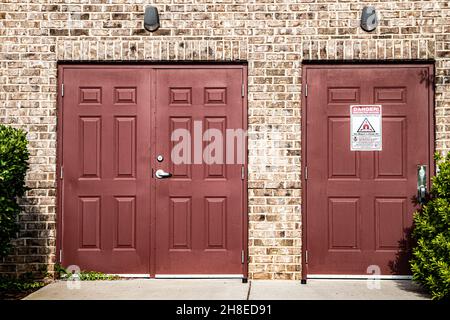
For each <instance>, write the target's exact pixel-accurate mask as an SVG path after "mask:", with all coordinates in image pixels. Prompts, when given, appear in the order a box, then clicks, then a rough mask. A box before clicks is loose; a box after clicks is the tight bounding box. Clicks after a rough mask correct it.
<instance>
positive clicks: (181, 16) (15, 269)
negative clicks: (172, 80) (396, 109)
mask: <svg viewBox="0 0 450 320" xmlns="http://www.w3.org/2000/svg"><path fill="white" fill-rule="evenodd" d="M149 2H150V1H149ZM146 3H147V1H143V0H65V1H64V0H39V1H36V0H33V1H31V0H3V1H2V3H1V4H0V68H1V73H0V101H1V107H0V123H8V124H11V125H13V126H16V127H21V128H24V129H26V130H27V131H28V132H29V133H28V138H29V141H30V151H31V159H30V163H31V169H30V172H29V174H28V177H27V184H28V186H29V187H31V190H30V191H28V192H27V195H26V197H25V198H24V199H23V201H22V203H23V205H24V212H23V213H22V214H21V215H20V223H21V231H20V233H19V238H18V239H17V240H16V241H15V244H16V246H15V250H14V252H13V254H12V255H11V256H9V257H7V258H6V259H5V260H4V261H3V263H1V264H0V273H12V274H19V273H23V272H26V271H38V270H43V269H45V268H48V270H50V271H51V270H53V264H54V262H55V243H56V213H55V193H56V188H55V187H56V183H55V166H56V165H55V163H56V158H55V155H56V152H55V151H56V150H55V147H56V108H57V104H56V95H57V86H56V77H57V70H56V67H57V62H58V61H64V60H65V61H74V60H78V61H79V60H83V61H104V60H108V61H138V60H143V61H144V60H145V61H160V60H170V61H177V60H190V61H200V60H202V61H203V60H209V61H224V60H227V61H236V60H245V61H248V65H249V78H248V86H249V87H248V90H249V93H248V108H249V111H248V113H249V131H250V140H249V220H250V230H249V246H250V250H249V253H250V264H249V272H250V278H255V279H300V277H301V212H300V211H301V210H300V205H301V197H300V192H301V182H300V161H301V158H300V150H301V128H300V108H301V105H300V94H301V76H300V75H301V63H302V60H304V59H307V60H335V59H337V60H343V59H355V60H366V59H378V60H384V59H435V60H436V85H437V88H436V139H437V148H438V149H439V150H448V149H450V121H449V120H448V119H450V118H449V117H447V115H449V114H450V71H449V70H450V8H449V2H448V1H376V0H373V1H350V0H345V1H331V0H328V1H325V0H302V1H300V0H286V1H282V0H257V1H256V0H237V1H232V0H223V1H222V0H190V1H189V0H184V1H183V0H155V1H151V3H152V4H154V5H156V6H157V7H158V9H159V11H160V18H161V23H162V27H161V28H160V29H159V30H158V31H157V32H155V33H153V34H151V33H148V32H146V31H145V30H144V29H143V23H142V21H143V12H144V6H145V4H146ZM366 4H371V5H374V6H375V7H376V8H377V10H378V12H379V15H380V25H379V27H378V28H377V30H376V31H374V32H372V33H366V32H364V31H362V30H361V29H360V28H359V14H360V10H361V8H362V7H363V6H364V5H366Z"/></svg>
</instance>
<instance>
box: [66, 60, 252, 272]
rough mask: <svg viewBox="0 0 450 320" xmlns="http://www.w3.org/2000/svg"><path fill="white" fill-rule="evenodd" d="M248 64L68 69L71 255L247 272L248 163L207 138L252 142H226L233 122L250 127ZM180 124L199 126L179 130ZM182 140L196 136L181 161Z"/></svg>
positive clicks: (119, 267) (113, 266)
mask: <svg viewBox="0 0 450 320" xmlns="http://www.w3.org/2000/svg"><path fill="white" fill-rule="evenodd" d="M244 74H245V67H243V66H214V67H211V66H203V67H202V66H192V67H187V66H184V67H170V66H160V67H157V66H140V67H139V66H120V67H119V66H62V67H61V68H60V77H61V82H62V83H63V84H64V90H63V92H61V93H62V94H63V96H62V97H61V102H62V103H60V106H61V110H60V118H59V120H60V123H59V124H58V125H59V126H60V127H59V132H60V136H59V138H60V144H59V157H60V160H59V164H60V167H61V177H60V202H59V203H60V207H61V210H60V212H61V214H60V218H61V221H60V237H59V240H60V243H61V246H60V249H61V252H60V253H59V254H60V258H61V262H62V264H63V265H64V266H68V265H77V266H79V267H80V268H81V269H83V270H96V271H102V272H106V273H119V274H150V275H152V276H158V275H203V274H213V275H214V274H216V275H217V274H221V275H222V274H225V275H243V274H244V273H245V266H244V261H243V259H242V258H243V255H244V253H245V245H244V244H245V241H244V234H245V232H244V224H245V220H244V218H245V212H246V208H245V207H244V205H245V200H244V199H245V197H244V195H245V189H244V186H245V180H244V175H243V174H242V173H243V168H244V164H242V161H241V162H239V161H238V160H236V161H234V162H232V163H226V162H224V163H221V162H220V161H218V160H217V158H216V161H215V162H213V163H211V161H208V159H206V158H208V156H210V157H212V156H214V153H211V154H209V153H208V152H203V151H204V150H205V149H206V148H207V146H208V144H209V143H210V142H213V139H209V140H208V137H202V134H204V133H205V131H206V130H207V129H216V132H217V130H218V132H220V133H222V134H223V136H224V143H223V153H224V155H223V157H224V158H225V157H226V152H227V151H228V152H230V151H233V152H235V153H236V154H238V151H242V150H238V148H239V147H241V148H242V147H243V148H245V145H244V146H242V145H239V144H238V143H236V144H235V146H234V149H233V148H226V146H225V141H226V140H225V136H226V131H227V129H245V126H246V122H245V121H244V119H245V117H244V108H243V107H244V97H243V94H241V88H242V87H243V85H244ZM61 120H62V121H61ZM198 128H201V129H198ZM176 129H185V130H184V131H183V132H184V133H186V132H187V133H189V134H190V135H189V136H183V137H182V138H181V137H175V138H177V139H174V137H172V134H173V132H174V131H175V130H176ZM194 129H195V130H194ZM194 131H196V132H194ZM199 135H200V136H199ZM206 135H207V134H206ZM203 138H205V139H203ZM182 139H188V140H190V141H189V142H190V143H187V144H184V146H185V147H187V148H189V149H186V148H185V149H184V150H183V151H182V152H181V153H180V154H181V155H183V154H184V152H187V153H188V154H189V159H188V158H187V157H185V158H183V159H184V162H182V163H180V161H175V162H174V161H172V156H171V153H172V150H173V147H174V146H175V145H177V144H178V143H179V142H180V143H181V142H182ZM244 141H245V139H244ZM195 148H197V149H195ZM199 148H200V151H199ZM194 149H195V150H194ZM199 152H200V155H203V154H205V156H204V157H202V158H201V159H200V161H199V159H194V156H196V157H198V154H199ZM215 152H218V151H215ZM194 160H196V162H195V161H194ZM219 160H220V159H219ZM158 170H163V171H164V172H165V173H170V174H171V175H172V176H171V177H161V176H160V175H157V174H156V172H157V171H158ZM158 177H159V178H158Z"/></svg>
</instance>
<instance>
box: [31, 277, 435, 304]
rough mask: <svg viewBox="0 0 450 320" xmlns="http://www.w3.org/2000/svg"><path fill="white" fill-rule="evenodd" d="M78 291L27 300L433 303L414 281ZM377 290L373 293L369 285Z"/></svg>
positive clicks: (41, 293) (186, 284)
mask: <svg viewBox="0 0 450 320" xmlns="http://www.w3.org/2000/svg"><path fill="white" fill-rule="evenodd" d="M79 284H80V287H79V288H78V289H76V288H75V289H70V288H68V285H67V282H65V281H56V282H54V283H51V284H49V285H47V286H45V287H44V288H42V289H40V290H38V291H36V292H34V293H32V294H30V295H29V296H27V297H26V298H24V299H26V300H74V299H76V300H98V299H100V300H116V299H117V300H246V299H249V300H264V299H267V300H335V299H343V300H359V299H369V300H384V299H387V300H394V299H395V300H398V299H405V300H418V299H429V296H428V295H426V294H425V293H424V292H423V291H422V290H421V289H420V288H419V287H418V286H417V285H416V284H414V283H413V282H411V281H409V280H380V282H379V288H376V286H374V283H369V282H367V281H366V280H317V279H314V280H308V283H307V284H306V285H302V284H300V281H286V280H279V281H277V280H255V281H249V283H242V282H241V280H218V279H217V280H211V279H207V280H206V279H205V280H199V279H195V280H187V279H176V280H175V279H173V280H172V279H170V280H168V279H164V280H163V279H133V280H116V281H81V282H79ZM368 284H369V287H372V288H373V289H370V288H369V287H368Z"/></svg>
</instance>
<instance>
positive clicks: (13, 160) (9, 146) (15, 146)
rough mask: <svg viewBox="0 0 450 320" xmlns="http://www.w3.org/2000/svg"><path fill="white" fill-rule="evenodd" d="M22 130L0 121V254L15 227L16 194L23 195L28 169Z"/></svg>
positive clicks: (7, 249) (4, 251)
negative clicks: (2, 123) (0, 123)
mask: <svg viewBox="0 0 450 320" xmlns="http://www.w3.org/2000/svg"><path fill="white" fill-rule="evenodd" d="M28 157H29V153H28V149H27V139H26V133H25V132H24V131H23V130H20V129H14V128H11V127H7V126H5V125H0V257H4V256H6V255H7V254H8V253H9V252H10V250H11V238H13V237H14V236H15V234H16V232H17V231H18V224H17V215H18V214H19V212H20V207H19V205H18V203H17V198H18V197H21V196H23V195H24V193H25V191H26V189H27V188H26V187H25V174H26V172H27V170H28Z"/></svg>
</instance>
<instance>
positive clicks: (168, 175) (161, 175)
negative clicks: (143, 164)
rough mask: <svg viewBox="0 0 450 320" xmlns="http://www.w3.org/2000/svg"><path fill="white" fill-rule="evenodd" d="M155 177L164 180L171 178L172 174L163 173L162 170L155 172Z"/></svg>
mask: <svg viewBox="0 0 450 320" xmlns="http://www.w3.org/2000/svg"><path fill="white" fill-rule="evenodd" d="M155 176H156V177H157V178H158V179H165V178H170V177H171V176H172V174H171V173H169V172H165V171H164V170H163V169H158V170H156V172H155Z"/></svg>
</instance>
